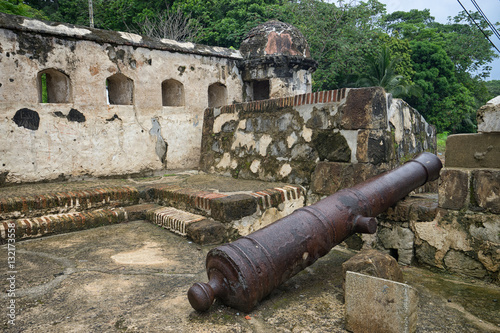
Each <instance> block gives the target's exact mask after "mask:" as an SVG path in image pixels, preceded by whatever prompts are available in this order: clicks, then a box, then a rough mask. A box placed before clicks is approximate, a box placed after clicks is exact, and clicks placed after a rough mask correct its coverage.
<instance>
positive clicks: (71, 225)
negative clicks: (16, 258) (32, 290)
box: [0, 203, 226, 244]
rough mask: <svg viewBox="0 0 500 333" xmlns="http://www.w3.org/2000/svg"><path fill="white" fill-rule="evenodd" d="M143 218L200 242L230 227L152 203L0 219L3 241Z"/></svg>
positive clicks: (220, 236) (218, 239)
mask: <svg viewBox="0 0 500 333" xmlns="http://www.w3.org/2000/svg"><path fill="white" fill-rule="evenodd" d="M139 219H147V220H149V221H150V222H153V223H155V224H157V225H159V226H161V227H163V228H165V229H168V230H170V231H172V232H174V233H176V234H179V235H181V236H185V237H186V236H187V237H189V238H191V239H193V241H195V242H196V243H199V244H215V243H220V242H222V240H223V239H224V237H225V231H226V228H225V227H224V226H223V225H222V224H221V223H219V222H216V221H213V220H208V219H207V218H206V217H204V216H202V215H196V214H192V213H189V212H185V211H182V210H179V209H176V208H173V207H161V206H159V205H156V204H151V203H148V204H140V205H133V206H128V207H120V208H115V209H96V210H92V211H86V212H72V213H62V214H49V215H45V216H39V217H33V218H22V219H16V220H4V221H1V222H0V244H4V243H7V241H8V239H9V238H11V237H12V236H11V237H9V235H10V234H12V233H13V234H15V239H16V241H19V240H23V239H29V238H37V237H42V236H47V235H52V234H60V233H67V232H71V231H78V230H84V229H89V228H94V227H99V226H103V225H109V224H115V223H121V222H127V221H133V220H139Z"/></svg>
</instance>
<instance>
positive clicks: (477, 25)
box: [457, 0, 500, 53]
mask: <svg viewBox="0 0 500 333" xmlns="http://www.w3.org/2000/svg"><path fill="white" fill-rule="evenodd" d="M457 1H458V3H459V4H460V6H462V8H463V9H464V11H465V12H466V13H467V15H468V16H469V18H470V19H471V20H472V22H474V24H475V25H476V27H477V28H478V29H479V31H481V32H482V33H483V35H484V37H486V39H487V40H488V42H490V44H491V45H493V47H494V48H495V50H497V52H498V53H500V50H499V49H498V48H497V47H496V45H495V44H493V42H492V41H491V40H490V38H489V37H488V35H487V34H486V33H485V32H484V31H483V29H481V27H480V26H479V24H477V23H476V20H474V18H473V17H472V16H471V15H470V13H469V11H468V10H467V9H465V7H464V5H462V3H461V2H460V0H457Z"/></svg>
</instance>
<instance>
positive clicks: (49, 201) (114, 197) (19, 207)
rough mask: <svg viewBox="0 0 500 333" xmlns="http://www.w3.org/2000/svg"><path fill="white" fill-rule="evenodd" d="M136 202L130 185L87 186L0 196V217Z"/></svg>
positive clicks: (35, 214)
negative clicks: (67, 189) (83, 188)
mask: <svg viewBox="0 0 500 333" xmlns="http://www.w3.org/2000/svg"><path fill="white" fill-rule="evenodd" d="M137 202H139V192H138V191H137V189H135V188H134V187H131V186H120V187H103V188H94V189H88V190H78V191H68V192H56V193H47V194H40V195H28V196H22V197H8V198H0V219H6V218H13V217H16V215H28V216H29V215H31V216H33V215H34V216H37V215H43V214H46V213H47V210H48V211H49V212H50V213H54V211H53V210H59V211H56V213H60V212H61V211H64V210H69V209H77V210H85V209H91V208H97V207H100V206H104V205H112V204H113V205H116V204H118V203H119V204H122V205H123V204H125V203H127V204H134V203H137Z"/></svg>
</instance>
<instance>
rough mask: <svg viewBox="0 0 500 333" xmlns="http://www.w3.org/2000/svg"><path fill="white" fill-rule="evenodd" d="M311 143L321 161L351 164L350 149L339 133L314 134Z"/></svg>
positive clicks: (323, 132) (322, 132)
mask: <svg viewBox="0 0 500 333" xmlns="http://www.w3.org/2000/svg"><path fill="white" fill-rule="evenodd" d="M312 143H313V147H314V148H315V149H316V151H317V152H318V156H319V159H320V160H321V161H324V160H327V161H330V162H351V149H350V148H349V145H348V144H347V140H346V139H345V138H344V136H343V135H342V134H341V133H338V132H337V133H333V132H331V131H319V132H316V133H315V134H314V137H313V140H312Z"/></svg>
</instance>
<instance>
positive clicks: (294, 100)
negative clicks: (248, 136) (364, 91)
mask: <svg viewBox="0 0 500 333" xmlns="http://www.w3.org/2000/svg"><path fill="white" fill-rule="evenodd" d="M348 90H349V89H348V88H342V89H336V90H328V91H318V92H314V93H306V94H301V95H295V96H290V97H281V98H274V99H265V100H261V101H252V102H245V103H235V104H231V105H224V106H221V107H213V108H207V109H206V110H207V111H208V112H209V113H211V114H213V115H219V114H222V113H236V112H267V111H268V110H269V109H271V108H272V109H274V110H280V109H284V108H288V107H294V106H301V105H310V104H321V103H338V102H340V101H342V100H343V99H345V98H346V95H347V91H348ZM207 111H206V112H207Z"/></svg>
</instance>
